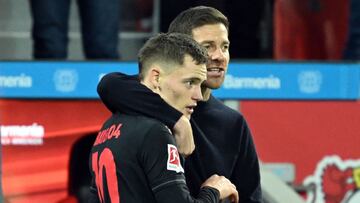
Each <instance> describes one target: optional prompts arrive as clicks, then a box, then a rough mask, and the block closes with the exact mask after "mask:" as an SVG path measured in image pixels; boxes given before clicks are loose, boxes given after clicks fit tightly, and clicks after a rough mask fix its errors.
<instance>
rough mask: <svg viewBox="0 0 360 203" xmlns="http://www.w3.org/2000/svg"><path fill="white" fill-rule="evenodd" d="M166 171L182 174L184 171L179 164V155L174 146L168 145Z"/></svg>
mask: <svg viewBox="0 0 360 203" xmlns="http://www.w3.org/2000/svg"><path fill="white" fill-rule="evenodd" d="M167 170H169V171H175V172H176V173H180V172H182V173H184V169H183V167H182V166H181V163H180V155H179V152H178V150H177V148H176V146H175V145H172V144H168V160H167Z"/></svg>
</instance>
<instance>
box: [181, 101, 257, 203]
mask: <svg viewBox="0 0 360 203" xmlns="http://www.w3.org/2000/svg"><path fill="white" fill-rule="evenodd" d="M191 124H192V128H193V133H194V140H195V146H196V148H195V151H194V152H193V154H191V155H190V156H189V157H188V158H187V159H186V162H185V171H186V179H187V184H188V187H189V189H190V191H191V192H192V194H193V195H196V194H197V193H198V188H199V185H201V184H202V183H203V182H204V181H205V180H206V179H207V178H208V177H209V176H211V175H212V174H214V173H217V174H219V175H223V176H225V177H227V178H229V179H230V180H231V182H232V183H234V184H235V185H236V188H237V190H238V192H239V198H240V202H249V203H250V202H251V203H253V202H261V188H260V173H259V161H258V157H257V154H256V150H255V146H254V143H253V140H252V136H251V133H250V130H249V127H248V125H247V123H246V121H245V119H244V117H243V116H242V115H241V114H240V113H239V112H237V111H235V110H233V109H231V108H229V107H227V106H225V105H224V104H223V103H222V102H221V101H219V100H217V99H216V98H214V97H213V96H210V99H209V100H208V101H206V102H198V105H197V107H196V109H195V110H194V113H193V115H192V122H191Z"/></svg>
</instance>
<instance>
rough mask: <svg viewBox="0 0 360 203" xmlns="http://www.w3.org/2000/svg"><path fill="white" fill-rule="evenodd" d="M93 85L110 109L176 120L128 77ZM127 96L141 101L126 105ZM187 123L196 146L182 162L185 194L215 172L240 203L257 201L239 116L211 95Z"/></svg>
mask: <svg viewBox="0 0 360 203" xmlns="http://www.w3.org/2000/svg"><path fill="white" fill-rule="evenodd" d="M119 84H121V86H119ZM99 86H101V87H102V88H100V89H98V93H99V95H100V97H101V98H102V99H103V100H105V101H106V105H107V107H108V108H109V109H112V110H113V111H114V110H117V109H121V110H124V109H127V113H129V114H131V113H132V112H131V110H132V109H136V112H135V113H139V112H147V114H149V112H152V113H150V114H149V115H150V116H152V117H154V118H156V119H159V120H160V121H162V122H165V121H166V120H173V122H175V120H176V119H177V117H174V116H173V115H172V114H170V113H169V114H165V113H164V112H166V111H168V112H171V111H173V108H172V107H170V106H169V105H168V104H167V103H166V102H165V101H163V100H162V99H161V98H160V97H159V96H158V95H156V94H151V95H149V94H148V93H147V92H148V91H149V90H148V89H146V88H144V86H143V85H141V84H140V83H138V82H136V83H134V82H128V76H125V75H121V74H115V73H112V74H109V75H107V76H106V77H104V78H103V80H101V82H100V84H99ZM134 89H135V91H134ZM105 90H106V93H104V92H105ZM121 95H127V96H126V97H122V96H121ZM139 95H141V96H139ZM129 98H131V100H130V101H133V100H137V99H141V100H142V105H137V103H130V102H129V101H126V100H127V99H129ZM120 100H121V101H120ZM126 102H128V103H130V104H131V105H132V106H131V108H127V106H126V105H122V104H124V103H126ZM145 103H151V105H149V104H147V106H146V109H145V108H144V105H143V104H145ZM159 107H161V112H160V113H159V111H158V108H159ZM191 125H192V129H193V133H194V140H195V145H196V148H195V151H194V152H193V154H192V155H191V156H189V157H188V158H187V159H186V161H185V176H186V179H187V185H188V187H189V189H190V192H191V194H192V195H195V196H196V195H198V194H199V188H200V186H201V184H202V183H203V182H204V181H205V180H206V179H207V178H209V177H210V176H211V175H213V174H218V175H224V176H225V177H227V178H228V179H230V181H231V182H233V183H234V184H235V185H236V188H237V190H238V192H239V198H240V202H242V203H259V202H262V200H261V199H262V197H261V187H260V173H259V161H258V157H257V154H256V150H255V146H254V143H253V140H252V136H251V132H250V130H249V128H248V125H247V123H246V121H245V119H244V117H243V116H242V115H241V114H240V113H239V112H237V111H235V110H232V109H230V108H229V107H227V106H225V105H224V104H223V103H222V102H220V101H219V100H217V99H215V98H214V97H212V96H211V97H210V99H209V100H208V101H207V102H199V103H198V106H197V108H196V109H195V111H194V113H193V115H192V118H191Z"/></svg>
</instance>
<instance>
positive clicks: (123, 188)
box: [89, 113, 218, 203]
mask: <svg viewBox="0 0 360 203" xmlns="http://www.w3.org/2000/svg"><path fill="white" fill-rule="evenodd" d="M169 147H172V149H176V144H175V139H174V137H173V135H172V134H171V132H170V130H169V129H168V128H167V127H166V126H165V125H164V124H162V123H160V122H159V121H156V120H154V119H150V118H147V117H143V116H131V115H125V114H120V113H116V114H113V116H112V117H111V118H109V119H108V120H107V121H106V122H105V124H104V125H103V127H102V129H101V130H100V132H99V134H98V136H97V138H96V140H95V142H94V145H93V147H92V149H91V154H90V162H89V164H90V170H91V173H92V177H93V180H92V186H91V188H90V191H91V192H92V195H91V196H92V199H91V201H90V202H98V201H99V195H96V194H98V191H99V188H101V186H100V184H103V185H104V186H103V189H100V191H102V192H100V193H102V194H103V195H102V197H104V199H103V200H104V202H111V195H110V194H111V192H110V191H111V190H112V189H111V188H115V189H116V190H115V191H114V190H112V191H114V194H116V195H119V196H120V202H126V203H132V202H133V203H141V202H144V203H145V202H146V203H151V202H154V203H155V202H158V203H165V202H178V203H183V202H185V203H186V202H194V203H195V202H199V203H200V202H204V203H205V202H217V201H218V196H216V195H217V194H216V193H214V191H213V190H211V189H209V188H204V189H202V191H201V193H205V194H204V196H199V199H194V198H193V197H191V196H190V193H189V191H188V188H187V186H186V181H185V177H184V174H183V171H181V170H171V169H169V166H168V165H169V164H168V163H169V160H170V158H171V157H173V158H175V159H173V160H178V162H177V163H179V164H178V166H180V159H179V154H178V153H177V151H176V150H175V151H174V152H176V153H175V154H174V155H175V156H170V155H169V154H170V151H169ZM109 153H110V154H109ZM176 157H178V158H177V159H176ZM112 165H113V166H114V167H113V169H114V170H113V171H112V168H111V166H112ZM175 169H181V167H176V168H175ZM112 172H113V173H114V175H115V174H116V175H115V176H116V180H115V179H113V178H111V175H112ZM101 173H102V174H101ZM96 177H98V178H99V179H98V182H97V184H95V183H96V181H95V180H96ZM169 194H171V196H170V197H169ZM169 198H170V199H171V201H168V200H169Z"/></svg>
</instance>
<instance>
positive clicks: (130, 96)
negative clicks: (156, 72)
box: [97, 73, 182, 128]
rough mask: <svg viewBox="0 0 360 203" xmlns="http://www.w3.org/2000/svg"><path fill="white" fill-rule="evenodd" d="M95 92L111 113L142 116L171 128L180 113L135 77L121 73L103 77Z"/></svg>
mask: <svg viewBox="0 0 360 203" xmlns="http://www.w3.org/2000/svg"><path fill="white" fill-rule="evenodd" d="M97 92H98V94H99V96H100V98H101V100H102V102H103V103H104V104H105V106H106V107H107V108H108V109H109V110H110V111H111V112H113V113H114V112H117V111H118V112H121V113H125V114H129V115H144V116H147V117H151V118H155V119H157V120H160V121H161V122H162V123H164V124H165V125H167V126H169V127H170V128H173V127H174V125H175V123H176V122H177V121H178V120H179V118H180V117H181V116H182V113H181V112H179V111H177V110H176V109H175V108H173V107H171V106H170V105H168V104H167V103H166V102H165V101H164V100H163V99H162V98H161V97H160V96H159V95H158V94H156V93H154V92H152V91H151V90H150V89H148V88H147V87H146V86H144V85H142V84H141V83H140V82H139V80H138V77H137V76H136V75H134V76H129V75H125V74H122V73H109V74H107V75H105V76H104V77H103V78H102V79H101V80H100V82H99V84H98V86H97Z"/></svg>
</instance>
